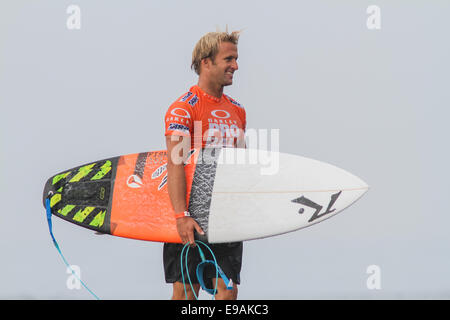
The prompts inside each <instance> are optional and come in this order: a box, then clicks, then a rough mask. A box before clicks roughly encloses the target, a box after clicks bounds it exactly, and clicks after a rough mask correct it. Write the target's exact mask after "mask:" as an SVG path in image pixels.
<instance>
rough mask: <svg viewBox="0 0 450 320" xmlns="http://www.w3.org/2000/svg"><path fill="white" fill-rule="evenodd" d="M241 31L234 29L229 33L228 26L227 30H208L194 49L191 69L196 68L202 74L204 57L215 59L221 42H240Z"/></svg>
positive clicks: (196, 71)
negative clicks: (201, 68)
mask: <svg viewBox="0 0 450 320" xmlns="http://www.w3.org/2000/svg"><path fill="white" fill-rule="evenodd" d="M240 33H241V31H233V32H231V33H228V27H227V30H226V31H225V32H220V31H217V32H208V33H207V34H205V35H204V36H203V37H201V38H200V40H198V42H197V44H196V45H195V47H194V51H192V64H191V69H194V71H195V73H197V74H198V75H199V74H200V63H201V61H202V60H203V59H206V58H211V60H212V61H214V58H215V57H216V55H217V53H218V52H219V45H220V43H221V42H231V43H233V44H236V45H237V44H238V40H239V34H240Z"/></svg>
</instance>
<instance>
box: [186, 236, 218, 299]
mask: <svg viewBox="0 0 450 320" xmlns="http://www.w3.org/2000/svg"><path fill="white" fill-rule="evenodd" d="M195 242H196V243H197V248H198V250H199V253H200V257H201V259H202V262H203V261H206V259H205V255H204V254H203V251H202V249H201V248H200V246H199V244H202V245H203V246H205V247H206V248H207V249H208V250H209V252H210V253H211V255H212V257H213V259H214V267H215V268H216V284H215V286H214V290H213V291H212V296H213V297H212V300H214V297H215V295H216V293H217V286H218V283H219V267H218V264H217V260H216V256H215V255H214V252H213V251H212V250H211V248H210V247H208V246H207V245H206V244H205V243H204V242H202V241H200V240H195ZM186 248H187V250H186V256H185V267H186V272H187V278H188V281H189V285H190V286H191V290H192V293H193V294H194V297H195V299H196V300H198V297H197V295H196V294H195V290H194V285H193V284H192V281H191V277H190V276H189V268H188V253H189V243H186V244H185V245H184V247H183V250H181V257H180V263H181V277H182V279H183V287H184V295H185V298H186V300H188V295H187V290H186V282H185V280H184V272H183V254H184V250H185V249H186Z"/></svg>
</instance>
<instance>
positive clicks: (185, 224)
mask: <svg viewBox="0 0 450 320" xmlns="http://www.w3.org/2000/svg"><path fill="white" fill-rule="evenodd" d="M194 229H195V230H197V232H198V233H200V234H201V235H204V234H205V233H204V232H203V230H202V228H200V226H199V225H198V223H197V222H196V221H195V220H194V219H193V218H191V217H183V218H178V219H177V231H178V234H179V235H180V237H181V242H183V244H186V243H189V244H190V246H191V247H195V239H194Z"/></svg>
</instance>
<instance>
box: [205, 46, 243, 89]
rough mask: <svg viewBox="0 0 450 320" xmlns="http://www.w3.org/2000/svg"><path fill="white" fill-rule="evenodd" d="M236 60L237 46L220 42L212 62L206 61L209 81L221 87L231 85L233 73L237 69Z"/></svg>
mask: <svg viewBox="0 0 450 320" xmlns="http://www.w3.org/2000/svg"><path fill="white" fill-rule="evenodd" d="M237 59H238V52H237V45H235V44H233V43H231V42H222V43H221V44H220V45H219V52H218V53H217V55H216V57H215V59H214V61H211V59H207V62H206V63H207V65H208V67H207V70H208V72H207V74H208V77H209V80H210V81H211V82H215V83H217V84H218V85H221V86H229V85H231V84H233V73H234V72H235V71H236V70H237V69H238V65H237Z"/></svg>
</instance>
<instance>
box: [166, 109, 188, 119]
mask: <svg viewBox="0 0 450 320" xmlns="http://www.w3.org/2000/svg"><path fill="white" fill-rule="evenodd" d="M170 114H171V115H173V116H176V117H182V118H186V119H190V118H191V115H190V114H189V112H187V111H186V110H185V109H183V108H173V109H172V111H170Z"/></svg>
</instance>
